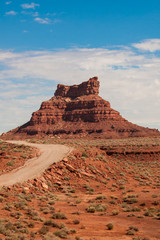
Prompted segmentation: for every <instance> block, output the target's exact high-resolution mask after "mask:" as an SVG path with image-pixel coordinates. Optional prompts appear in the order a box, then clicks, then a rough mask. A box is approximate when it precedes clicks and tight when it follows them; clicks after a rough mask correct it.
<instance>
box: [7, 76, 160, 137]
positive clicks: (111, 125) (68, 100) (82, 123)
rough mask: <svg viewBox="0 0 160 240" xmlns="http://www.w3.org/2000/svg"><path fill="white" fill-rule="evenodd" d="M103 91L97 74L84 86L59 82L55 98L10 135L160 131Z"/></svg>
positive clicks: (132, 134) (140, 134) (106, 134)
mask: <svg viewBox="0 0 160 240" xmlns="http://www.w3.org/2000/svg"><path fill="white" fill-rule="evenodd" d="M98 94H99V81H98V78H97V77H93V78H90V79H89V80H88V81H87V82H83V83H81V84H80V85H73V86H65V85H62V84H59V85H58V86H57V90H56V92H55V95H54V97H52V98H51V99H50V100H48V101H45V102H43V103H42V104H41V107H40V109H39V110H38V111H36V112H34V113H33V114H32V117H31V119H30V121H29V122H28V123H26V124H24V125H23V126H21V127H18V128H17V129H14V130H12V131H10V132H9V133H7V134H8V135H13V134H15V135H20V136H21V137H23V136H39V137H42V136H46V135H49V136H51V137H52V136H53V137H54V136H57V135H58V136H61V137H89V136H91V137H98V138H103V137H104V138H120V137H143V136H156V135H159V132H158V131H157V130H155V129H149V128H144V127H140V126H138V125H135V124H132V123H130V122H128V121H127V120H126V119H124V118H123V117H122V116H121V115H120V113H119V112H117V111H115V110H114V109H112V108H111V106H110V103H109V102H108V101H105V100H104V99H102V98H101V97H100V96H98Z"/></svg>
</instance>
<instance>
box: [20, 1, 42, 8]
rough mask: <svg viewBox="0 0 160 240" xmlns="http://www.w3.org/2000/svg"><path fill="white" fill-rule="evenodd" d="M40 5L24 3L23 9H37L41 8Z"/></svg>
mask: <svg viewBox="0 0 160 240" xmlns="http://www.w3.org/2000/svg"><path fill="white" fill-rule="evenodd" d="M39 6H40V5H39V4H37V3H33V2H32V3H30V4H29V3H24V4H21V7H22V8H23V9H35V8H36V7H39Z"/></svg>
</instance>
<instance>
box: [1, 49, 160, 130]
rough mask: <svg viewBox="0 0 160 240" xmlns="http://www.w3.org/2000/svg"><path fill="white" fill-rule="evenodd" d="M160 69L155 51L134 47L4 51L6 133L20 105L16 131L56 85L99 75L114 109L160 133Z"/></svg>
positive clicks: (2, 62)
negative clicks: (144, 50)
mask: <svg viewBox="0 0 160 240" xmlns="http://www.w3.org/2000/svg"><path fill="white" fill-rule="evenodd" d="M159 66H160V57H159V56H158V55H156V54H155V53H150V52H148V53H143V52H137V51H135V49H134V48H129V47H121V48H120V47H119V49H105V48H94V49H90V48H83V49H81V48H77V49H76V48H74V49H69V50H59V51H58V50H57V51H30V52H21V53H14V52H12V51H0V68H1V69H3V70H1V71H0V112H1V114H2V116H0V126H1V129H2V128H3V129H4V130H3V131H5V130H9V129H8V128H9V127H10V128H12V127H13V126H11V125H10V124H11V121H10V120H9V119H12V114H13V110H12V109H15V106H16V115H15V116H14V127H16V126H17V125H20V124H22V123H24V122H26V121H27V120H29V118H30V114H31V112H32V111H33V110H36V109H38V108H39V105H40V103H41V101H42V100H44V99H45V96H46V99H47V98H48V99H49V98H50V97H52V96H53V94H54V90H55V85H56V84H57V83H64V84H69V85H71V84H78V83H80V82H82V81H86V80H87V79H89V78H90V77H92V76H97V75H98V76H99V80H100V84H101V88H100V95H101V96H102V97H104V98H105V99H106V100H109V101H110V102H111V106H112V107H113V108H114V109H116V110H118V111H120V112H121V114H122V115H123V116H124V117H125V118H126V119H128V120H130V121H132V122H134V123H137V124H140V125H144V126H149V127H157V128H159V129H160V122H159V119H160V111H159V109H160V68H159ZM62 69H63V71H62ZM15 79H16V80H15ZM31 99H34V102H31V101H30V100H31ZM24 108H25V110H26V112H25V111H24ZM4 109H5V110H4ZM23 114H24V115H23ZM21 115H23V119H22V118H21V117H20V116H21ZM3 119H8V120H6V121H5V123H4V121H3ZM7 121H8V128H7ZM1 131H2V130H1Z"/></svg>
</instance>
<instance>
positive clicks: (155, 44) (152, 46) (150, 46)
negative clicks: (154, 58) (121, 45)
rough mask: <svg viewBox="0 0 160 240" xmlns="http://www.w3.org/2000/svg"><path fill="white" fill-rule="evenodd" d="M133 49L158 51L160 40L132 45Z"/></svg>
mask: <svg viewBox="0 0 160 240" xmlns="http://www.w3.org/2000/svg"><path fill="white" fill-rule="evenodd" d="M133 47H135V48H138V49H139V50H142V51H149V52H155V51H160V39H146V40H144V41H142V42H140V43H135V44H133Z"/></svg>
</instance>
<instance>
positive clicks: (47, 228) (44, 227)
mask: <svg viewBox="0 0 160 240" xmlns="http://www.w3.org/2000/svg"><path fill="white" fill-rule="evenodd" d="M48 231H49V227H48V226H42V227H41V228H40V229H39V231H38V232H39V234H41V235H45V234H46V233H47V232H48Z"/></svg>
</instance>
